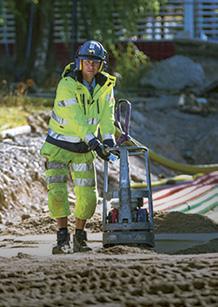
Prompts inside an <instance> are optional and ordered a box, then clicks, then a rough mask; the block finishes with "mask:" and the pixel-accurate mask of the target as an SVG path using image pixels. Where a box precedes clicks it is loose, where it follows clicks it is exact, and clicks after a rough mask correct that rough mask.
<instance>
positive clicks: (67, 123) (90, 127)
mask: <svg viewBox="0 0 218 307" xmlns="http://www.w3.org/2000/svg"><path fill="white" fill-rule="evenodd" d="M80 79H81V76H80ZM95 80H96V86H95V88H94V92H93V95H91V94H90V92H89V90H88V89H87V87H86V86H85V85H83V84H82V79H81V80H80V81H79V77H78V78H74V77H72V76H66V77H62V79H61V80H60V82H59V84H58V87H57V91H56V98H55V102H54V107H53V111H52V115H51V119H50V121H49V130H48V135H49V136H50V137H52V138H54V139H56V140H60V141H66V142H71V143H78V142H85V143H86V144H87V143H88V142H89V141H90V140H91V139H92V138H93V137H94V136H97V133H98V128H100V133H101V137H102V139H103V140H104V139H110V138H113V135H114V132H115V127H114V105H115V100H114V95H113V87H114V86H115V81H116V78H115V77H114V76H111V75H109V74H108V73H106V72H100V73H98V74H97V75H96V76H95Z"/></svg>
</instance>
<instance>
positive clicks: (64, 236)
mask: <svg viewBox="0 0 218 307" xmlns="http://www.w3.org/2000/svg"><path fill="white" fill-rule="evenodd" d="M70 251H71V247H70V234H69V232H68V230H67V228H60V229H59V230H58V231H57V245H56V246H54V247H53V249H52V254H53V255H57V254H69V253H70Z"/></svg>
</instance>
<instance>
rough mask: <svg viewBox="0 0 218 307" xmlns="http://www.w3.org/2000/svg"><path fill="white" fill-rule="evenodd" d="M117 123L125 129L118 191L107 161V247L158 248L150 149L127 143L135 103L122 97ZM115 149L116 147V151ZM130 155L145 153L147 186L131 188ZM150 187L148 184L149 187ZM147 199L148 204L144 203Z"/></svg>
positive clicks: (122, 132) (104, 199)
mask: <svg viewBox="0 0 218 307" xmlns="http://www.w3.org/2000/svg"><path fill="white" fill-rule="evenodd" d="M122 103H125V104H126V106H127V112H126V117H125V129H124V130H123V129H122V127H121V124H120V111H121V109H120V107H121V104H122ZM116 111H117V112H116V114H117V116H116V119H117V126H118V128H119V130H120V132H121V137H120V140H118V142H117V143H118V145H119V146H118V147H116V151H119V157H120V161H119V174H120V175H119V188H118V191H110V187H109V176H108V173H109V165H110V162H107V161H105V162H104V193H103V246H104V247H110V246H114V245H128V246H140V247H154V232H153V203H152V190H151V177H150V166H149V150H148V148H146V147H144V146H137V145H131V146H126V145H125V143H129V142H125V141H127V140H130V139H131V137H130V136H129V120H130V112H131V104H130V102H129V101H127V100H125V99H122V100H120V101H119V103H118V110H116ZM112 152H113V150H112ZM130 156H141V157H142V158H143V163H144V171H145V172H144V173H145V181H146V185H143V184H142V185H141V186H142V187H140V188H134V187H131V182H130V167H129V160H130ZM145 186H146V187H145ZM146 198H147V206H145V205H144V203H145V201H144V200H145V199H146Z"/></svg>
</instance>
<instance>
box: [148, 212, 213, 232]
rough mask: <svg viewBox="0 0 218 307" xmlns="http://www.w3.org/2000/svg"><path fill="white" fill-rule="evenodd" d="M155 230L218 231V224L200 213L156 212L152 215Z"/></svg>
mask: <svg viewBox="0 0 218 307" xmlns="http://www.w3.org/2000/svg"><path fill="white" fill-rule="evenodd" d="M154 225H155V232H157V233H160V232H174V233H181V232H185V233H188V232H196V233H200V232H218V224H216V223H215V222H214V221H212V220H211V219H209V218H208V217H206V216H203V215H200V214H184V213H181V212H161V211H159V212H156V213H155V216H154Z"/></svg>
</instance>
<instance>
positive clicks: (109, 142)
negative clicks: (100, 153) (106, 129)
mask: <svg viewBox="0 0 218 307" xmlns="http://www.w3.org/2000/svg"><path fill="white" fill-rule="evenodd" d="M103 145H105V146H106V147H114V146H115V143H114V140H113V139H106V140H104V141H103Z"/></svg>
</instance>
